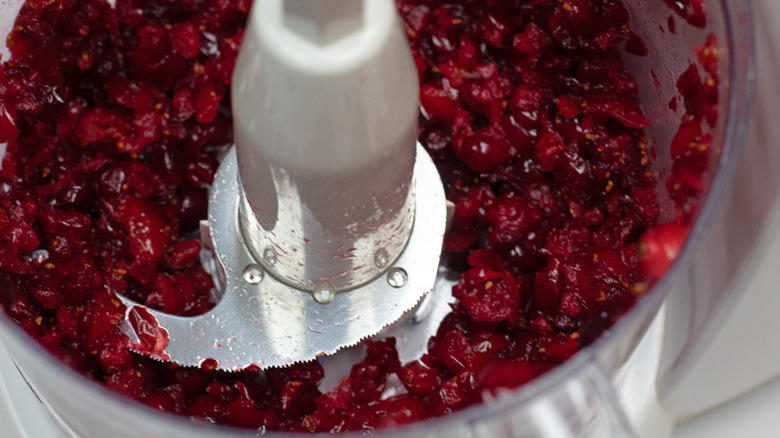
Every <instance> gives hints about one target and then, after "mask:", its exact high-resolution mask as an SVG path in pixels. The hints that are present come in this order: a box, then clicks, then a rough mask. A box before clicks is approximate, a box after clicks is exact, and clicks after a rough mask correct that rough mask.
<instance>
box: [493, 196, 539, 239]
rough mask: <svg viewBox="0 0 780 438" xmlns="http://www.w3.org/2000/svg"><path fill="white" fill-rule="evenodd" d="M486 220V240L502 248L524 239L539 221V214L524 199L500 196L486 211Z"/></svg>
mask: <svg viewBox="0 0 780 438" xmlns="http://www.w3.org/2000/svg"><path fill="white" fill-rule="evenodd" d="M487 219H488V221H489V222H490V232H489V233H488V240H489V241H490V242H491V243H493V244H495V245H498V246H502V245H508V244H510V243H512V242H517V241H520V240H522V239H524V238H525V237H526V236H527V234H528V233H529V232H530V231H531V230H533V229H534V227H536V225H537V224H538V223H539V221H540V220H541V213H540V212H539V210H538V209H537V208H536V207H535V206H534V205H533V204H531V203H529V202H527V201H526V200H525V199H522V198H519V197H510V196H502V197H499V198H498V199H497V200H496V202H495V203H493V205H492V206H491V207H490V209H489V210H488V213H487Z"/></svg>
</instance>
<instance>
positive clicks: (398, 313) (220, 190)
mask: <svg viewBox="0 0 780 438" xmlns="http://www.w3.org/2000/svg"><path fill="white" fill-rule="evenodd" d="M417 157H418V158H417V162H416V164H415V190H416V200H415V202H416V213H415V225H414V230H413V231H412V235H411V237H410V238H409V243H408V244H407V247H406V249H405V250H404V252H403V253H402V254H401V256H400V257H399V258H398V260H396V261H395V263H393V264H392V266H393V267H394V268H401V269H403V270H404V272H405V273H406V278H405V279H404V278H403V276H400V277H398V276H396V277H393V278H389V277H388V276H386V275H382V276H380V277H379V278H377V279H375V280H374V281H372V282H370V283H368V284H366V285H365V286H363V287H360V288H358V289H355V290H351V291H347V292H341V293H338V294H336V296H335V297H334V298H333V301H331V302H330V303H328V304H321V303H319V302H317V301H315V299H314V298H313V296H312V294H311V293H309V292H303V291H300V290H297V289H294V288H292V287H290V286H288V285H286V284H284V283H282V282H281V281H279V280H277V279H276V278H274V277H273V276H271V275H269V274H265V275H260V276H256V277H255V278H252V279H251V281H247V280H245V278H244V277H245V276H244V269H245V268H246V267H248V266H251V267H253V268H254V269H260V268H259V265H258V264H257V261H255V260H254V259H253V258H252V255H251V253H250V252H249V250H248V249H247V248H246V245H245V244H244V242H243V237H242V235H241V233H240V232H238V230H239V226H238V202H239V194H238V185H237V183H236V181H237V180H236V175H237V170H236V168H237V166H236V155H235V151H234V150H231V151H230V152H229V153H228V155H227V156H226V157H225V160H224V161H223V163H222V165H221V167H220V170H219V172H218V173H217V177H216V178H215V185H214V187H213V190H212V195H213V197H214V199H215V200H216V199H218V200H219V202H214V201H213V200H212V202H211V203H210V204H209V222H210V232H211V238H212V242H213V245H214V251H215V254H216V259H217V260H218V261H219V264H220V266H221V268H222V272H223V273H224V279H225V293H224V296H223V297H222V300H221V301H220V302H219V303H218V304H217V306H216V307H214V308H213V309H212V310H211V311H209V312H208V313H206V314H204V315H201V316H197V317H180V316H173V315H169V314H165V313H162V312H158V311H155V310H152V309H149V308H146V307H145V306H141V305H138V304H137V303H134V302H132V301H131V300H129V299H127V298H124V297H121V296H120V299H121V300H122V301H123V302H124V303H125V304H126V305H127V306H128V311H127V317H126V319H125V323H124V324H123V330H124V331H125V332H126V333H128V334H129V335H130V337H131V343H130V344H131V345H130V347H131V349H132V350H133V351H137V352H139V353H141V354H146V355H149V356H151V357H154V358H156V359H159V360H165V361H173V362H177V363H179V364H181V365H187V366H208V367H209V368H218V369H222V370H229V371H237V370H240V369H243V368H246V367H248V366H250V365H256V366H259V367H260V368H267V367H281V366H286V365H290V364H292V363H295V362H302V361H309V360H312V359H315V358H316V357H318V356H321V355H329V354H333V353H335V352H336V351H338V350H339V349H341V348H344V347H348V346H351V345H355V344H357V343H359V342H360V341H361V340H363V339H365V338H367V337H370V336H373V335H376V334H377V333H379V332H380V331H382V330H383V329H384V328H385V327H388V326H390V325H391V324H394V323H395V322H397V321H399V320H400V319H402V317H404V316H405V315H407V314H408V313H409V311H410V310H411V309H413V308H415V307H416V306H417V305H418V303H419V302H420V300H421V299H422V298H423V297H424V296H425V295H426V294H427V293H428V292H430V291H431V290H432V288H433V285H434V282H435V280H436V274H437V267H438V264H439V258H440V253H441V245H442V241H443V237H444V228H445V223H446V206H445V198H444V190H443V187H442V184H441V180H440V178H439V175H438V172H437V171H436V167H435V166H434V164H433V162H432V161H431V159H430V157H429V156H428V154H427V153H426V152H425V151H424V150H423V149H422V147H421V146H419V145H418V152H417ZM223 201H224V202H223ZM258 278H260V279H261V280H260V281H259V282H258ZM391 283H392V284H393V285H391ZM207 359H208V361H207V362H206V360H207Z"/></svg>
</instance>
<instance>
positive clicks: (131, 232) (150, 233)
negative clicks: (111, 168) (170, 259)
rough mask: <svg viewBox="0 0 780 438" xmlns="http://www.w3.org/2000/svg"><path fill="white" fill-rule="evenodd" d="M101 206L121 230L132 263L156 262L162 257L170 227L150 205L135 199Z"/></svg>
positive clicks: (168, 239)
mask: <svg viewBox="0 0 780 438" xmlns="http://www.w3.org/2000/svg"><path fill="white" fill-rule="evenodd" d="M105 206H106V209H107V210H108V213H109V214H110V215H111V216H112V217H113V219H114V220H116V221H118V222H119V223H121V224H122V225H123V226H124V227H125V230H126V231H127V237H128V239H129V241H130V252H131V253H132V254H133V255H134V256H135V257H136V262H147V261H148V262H156V261H157V260H159V259H160V258H162V257H163V255H165V250H166V248H167V247H168V245H169V242H170V236H169V234H168V232H169V231H168V230H169V229H170V227H168V226H167V225H166V223H165V220H164V219H163V216H162V214H160V212H159V210H158V209H157V208H156V207H155V206H154V205H152V204H151V203H149V202H146V201H142V200H140V199H138V198H124V199H120V200H117V201H110V202H107V203H106V204H105Z"/></svg>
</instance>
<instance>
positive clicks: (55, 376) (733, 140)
mask: <svg viewBox="0 0 780 438" xmlns="http://www.w3.org/2000/svg"><path fill="white" fill-rule="evenodd" d="M626 3H627V4H628V6H629V7H630V10H631V14H632V26H633V29H634V31H635V32H637V33H638V34H639V35H640V36H641V37H642V38H643V39H644V40H645V41H646V42H647V43H648V45H649V47H650V53H649V55H648V56H647V57H637V56H633V55H626V57H625V62H626V64H627V65H628V67H629V69H630V70H631V72H632V73H633V74H634V75H635V76H636V77H637V79H638V80H639V83H640V88H641V95H642V104H643V107H644V109H645V111H646V113H647V115H648V117H649V118H650V120H651V123H652V127H651V128H650V129H649V130H648V139H649V141H650V143H651V144H652V145H654V147H655V151H656V160H655V163H654V166H655V168H654V170H655V171H657V172H658V175H659V178H658V179H659V186H658V192H659V194H660V195H661V198H662V199H667V200H668V195H667V194H666V193H665V189H664V184H663V182H664V181H665V177H666V176H668V175H669V172H670V168H671V159H670V154H669V151H668V145H669V143H670V140H671V138H672V136H673V135H674V133H675V132H676V130H677V128H678V127H679V123H680V117H681V116H682V112H683V111H684V105H679V107H680V108H678V109H677V110H676V111H673V110H671V109H670V108H669V105H668V102H669V101H670V99H671V98H672V97H674V96H676V95H677V91H676V89H675V82H676V80H677V78H678V77H679V75H680V74H681V73H682V72H683V71H684V70H685V69H687V68H688V66H689V65H690V64H691V63H695V62H696V61H695V56H694V55H693V48H694V47H695V46H698V45H701V44H703V43H704V42H705V40H706V37H707V35H708V34H709V33H713V34H715V35H716V37H717V41H718V45H719V47H718V50H719V54H720V64H721V65H720V69H721V71H720V74H719V77H720V93H721V94H720V97H721V98H720V102H721V105H720V111H719V114H720V117H719V120H718V123H717V126H716V127H715V128H714V129H713V132H712V134H713V138H714V141H713V143H712V146H713V148H712V152H713V153H712V162H711V167H710V169H709V170H708V172H707V174H706V178H705V180H706V184H707V185H708V187H709V189H708V192H707V196H706V199H705V201H704V202H703V204H702V208H701V211H700V213H699V216H698V218H697V220H696V222H695V223H694V225H693V228H692V230H691V233H690V237H689V240H688V242H687V244H686V247H685V249H684V250H683V252H682V254H681V255H680V257H679V258H678V260H677V262H676V263H675V264H674V266H673V267H672V269H671V270H670V271H669V273H668V274H667V275H666V277H664V278H663V279H662V280H661V281H659V282H658V284H656V285H655V287H654V288H653V289H652V290H651V291H649V292H648V293H646V294H645V296H644V297H643V298H642V299H641V300H640V301H639V302H638V303H637V305H636V306H635V307H634V308H633V309H632V310H631V311H630V312H629V313H628V314H626V315H625V316H624V317H623V318H622V319H621V320H620V321H618V322H617V323H616V324H615V325H614V326H613V327H612V328H611V329H610V330H608V331H607V332H605V333H604V334H603V335H602V336H601V337H600V338H599V339H598V340H597V341H596V342H594V343H593V344H592V345H591V346H589V347H588V348H586V349H585V350H583V351H582V352H580V353H578V354H577V355H576V356H574V357H573V358H572V359H571V360H569V361H568V362H566V363H564V364H562V365H561V366H559V367H557V368H556V369H554V370H552V371H551V372H549V373H547V374H546V375H544V376H543V377H541V378H539V379H537V380H536V381H534V382H531V383H530V384H528V385H526V386H524V387H523V388H522V389H520V390H517V391H514V392H513V393H511V394H507V395H506V396H504V397H500V398H498V399H496V400H494V401H492V402H490V403H485V404H483V405H478V406H473V407H471V408H468V409H465V410H464V411H461V412H459V413H457V414H454V415H450V416H447V417H442V418H438V419H434V420H430V421H427V422H425V423H421V424H417V425H412V426H408V427H403V428H398V429H394V430H389V431H383V432H381V433H377V435H378V436H387V437H391V436H392V437H395V436H398V437H400V436H437V437H447V438H456V437H475V436H490V437H499V436H511V437H518V438H519V437H536V436H556V437H559V436H572V437H591V436H592V437H596V436H598V437H609V436H631V435H632V434H633V433H632V431H631V428H630V425H629V424H628V422H627V421H626V419H625V415H624V414H623V412H622V411H621V408H620V404H619V403H618V401H617V398H616V395H615V392H614V388H613V385H612V381H613V379H614V377H615V374H616V372H617V370H618V369H619V368H620V366H621V365H622V364H623V363H624V362H625V360H626V359H627V358H628V356H630V354H631V353H632V352H633V350H634V349H635V347H636V345H637V343H638V342H639V340H640V339H641V337H642V335H643V334H644V332H645V330H646V329H647V327H648V326H649V324H650V323H651V321H652V320H653V319H654V317H655V316H656V314H657V312H658V310H659V308H660V306H661V304H662V303H663V302H664V300H665V299H666V297H667V295H668V294H669V292H670V290H672V289H674V293H675V295H676V296H681V297H686V298H685V300H687V301H686V302H687V303H688V304H689V305H688V307H687V308H682V309H679V310H678V311H676V312H672V313H676V314H677V317H678V318H682V319H683V320H685V321H686V323H687V330H688V331H687V332H686V333H685V336H683V337H682V339H681V340H679V341H678V342H677V343H676V344H674V345H671V346H670V347H668V348H671V349H672V351H671V352H670V353H669V357H672V358H674V357H675V356H676V355H679V354H680V353H681V352H684V350H685V345H686V340H690V338H691V337H693V336H695V334H696V332H697V329H698V328H700V327H701V326H702V324H704V319H706V316H707V314H708V313H707V312H708V309H710V310H711V309H713V308H714V307H715V306H716V305H717V303H718V302H719V301H720V300H722V298H723V297H722V296H721V295H722V294H725V293H727V292H725V291H723V292H722V293H721V294H720V295H719V294H718V293H714V294H707V293H702V292H701V289H702V288H701V287H697V286H696V284H697V281H698V280H697V279H696V278H694V277H696V275H697V271H696V270H695V269H692V266H694V263H693V261H692V258H691V255H692V253H693V252H695V251H697V249H699V248H700V247H701V246H702V239H703V236H710V235H713V234H712V233H713V229H714V226H713V223H712V222H713V218H714V217H715V216H716V214H717V212H718V211H719V210H720V209H721V208H722V207H723V203H724V201H723V200H724V198H725V197H726V194H727V193H728V192H729V189H730V184H731V181H732V176H733V173H734V172H733V170H734V167H735V164H736V162H737V160H738V158H739V155H740V151H741V142H742V139H743V134H744V131H745V129H746V126H747V113H748V109H749V100H750V89H751V77H752V73H753V72H752V70H751V66H752V62H751V59H752V40H751V32H752V29H751V26H750V4H749V1H747V0H721V1H715V0H710V1H705V4H706V6H707V10H708V25H707V28H706V29H697V28H694V27H692V26H690V25H688V24H687V23H685V22H684V21H683V20H682V19H680V18H679V17H678V16H676V15H674V14H673V12H672V11H671V10H670V9H669V8H667V7H666V5H664V3H663V2H662V1H660V0H658V1H653V2H647V1H642V0H627V1H626ZM20 5H21V1H20V0H0V34H2V35H6V34H7V33H8V32H9V31H10V29H11V27H12V25H13V18H14V17H15V15H16V13H17V11H18V8H19V7H20ZM672 15H673V16H674V20H675V21H676V22H677V31H676V32H674V33H672V32H669V31H668V25H667V20H668V17H669V16H672ZM3 41H5V39H3ZM3 59H7V52H4V56H3ZM1 155H2V146H0V156H1ZM672 209H673V206H672V205H671V203H670V202H665V203H662V213H661V214H662V217H665V218H667V219H668V218H670V217H673V215H672ZM715 237H716V238H717V234H715ZM707 257H712V258H713V259H712V260H707ZM717 257H721V258H722V257H723V255H722V254H717V252H705V253H704V254H702V251H698V253H697V257H696V260H695V265H696V266H718V263H720V262H721V261H720V260H716V258H717ZM698 274H699V275H700V274H701V272H698ZM0 292H2V291H0ZM0 337H1V338H2V341H3V343H4V344H5V346H6V348H7V349H8V350H9V352H10V353H11V355H12V357H13V359H14V361H15V362H16V364H17V365H18V367H19V369H20V371H21V372H22V374H23V375H24V377H25V379H26V380H27V381H28V383H29V384H30V386H31V387H32V388H33V390H34V391H35V392H36V394H37V395H38V396H39V398H40V399H41V400H42V401H43V403H44V404H45V405H46V406H47V408H48V409H49V411H50V412H51V413H52V416H53V417H54V418H55V419H56V420H57V422H58V424H59V425H60V426H61V427H62V428H63V430H64V431H65V433H66V434H67V435H71V436H73V437H80V438H88V437H95V438H104V437H139V436H143V437H150V438H152V437H159V438H163V437H166V438H167V437H188V438H206V437H209V438H213V437H225V438H227V437H255V436H257V435H258V434H260V433H264V434H265V435H267V436H270V437H273V436H283V435H284V436H286V434H281V433H274V432H270V431H269V432H266V431H246V430H237V429H231V428H228V427H218V426H213V425H208V424H200V423H194V422H191V421H189V420H187V419H184V418H178V417H175V416H171V415H165V414H161V413H158V412H157V411H153V410H151V409H149V408H146V407H145V406H142V405H140V404H138V403H135V402H133V401H131V400H129V399H125V398H123V397H120V396H118V395H116V394H114V393H112V392H110V391H108V390H107V389H105V388H103V387H102V386H100V385H98V384H96V383H95V382H93V381H91V380H88V379H86V378H84V377H83V376H81V375H79V374H78V373H76V372H74V371H72V370H70V369H68V368H66V367H65V366H63V365H62V364H61V363H60V362H58V361H57V360H56V359H55V358H54V357H52V356H51V355H49V354H48V353H46V352H45V351H44V349H42V348H40V347H39V346H38V345H37V343H36V342H35V341H33V340H32V339H31V338H29V337H28V336H27V335H26V334H25V333H23V331H22V330H21V329H20V328H19V327H17V326H16V325H15V324H14V323H13V322H12V321H10V320H9V319H8V318H7V316H6V315H5V314H4V313H2V312H0ZM654 378H655V376H648V379H654Z"/></svg>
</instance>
